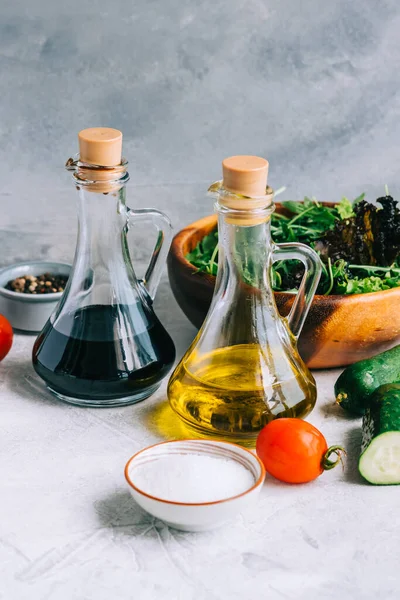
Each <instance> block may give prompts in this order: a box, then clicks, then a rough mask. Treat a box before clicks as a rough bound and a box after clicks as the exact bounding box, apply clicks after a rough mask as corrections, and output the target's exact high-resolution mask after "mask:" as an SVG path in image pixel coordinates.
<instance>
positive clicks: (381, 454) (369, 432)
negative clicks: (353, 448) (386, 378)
mask: <svg viewBox="0 0 400 600" xmlns="http://www.w3.org/2000/svg"><path fill="white" fill-rule="evenodd" d="M362 432H363V437H362V445H361V456H360V461H359V463H358V468H359V471H360V473H361V475H362V476H363V477H364V479H366V480H367V481H369V482H370V483H374V484H376V485H390V484H399V483H400V383H392V384H388V385H382V386H380V387H379V388H378V389H377V390H376V391H375V392H374V394H373V395H372V397H371V399H370V406H369V407H368V408H367V410H366V412H365V415H364V418H363V424H362Z"/></svg>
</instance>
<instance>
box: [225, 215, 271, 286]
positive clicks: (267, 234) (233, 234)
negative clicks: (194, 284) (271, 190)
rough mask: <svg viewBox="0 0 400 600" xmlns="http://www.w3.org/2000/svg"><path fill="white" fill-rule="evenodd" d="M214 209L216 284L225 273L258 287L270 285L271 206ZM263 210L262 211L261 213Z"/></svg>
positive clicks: (240, 281) (247, 284)
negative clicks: (256, 208) (216, 219)
mask: <svg viewBox="0 0 400 600" xmlns="http://www.w3.org/2000/svg"><path fill="white" fill-rule="evenodd" d="M217 211H218V240H219V247H218V278H217V286H218V284H219V283H220V282H221V281H222V280H223V279H224V278H225V277H227V276H229V277H230V278H234V279H235V280H236V281H237V282H238V283H244V284H246V286H251V287H254V288H257V289H259V290H261V289H266V288H269V287H270V283H269V274H268V273H269V265H270V262H271V253H272V244H273V242H272V239H271V227H270V218H271V217H270V215H271V212H272V211H271V209H270V208H269V209H265V210H263V211H257V215H255V214H254V213H253V212H252V211H249V213H245V211H240V214H238V213H239V211H230V210H227V209H225V208H224V207H221V206H219V205H217ZM262 213H263V214H262Z"/></svg>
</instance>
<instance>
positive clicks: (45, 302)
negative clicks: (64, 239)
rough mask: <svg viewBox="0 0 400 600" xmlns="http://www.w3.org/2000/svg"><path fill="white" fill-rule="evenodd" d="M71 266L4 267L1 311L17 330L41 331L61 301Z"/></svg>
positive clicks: (32, 264) (0, 273)
mask: <svg viewBox="0 0 400 600" xmlns="http://www.w3.org/2000/svg"><path fill="white" fill-rule="evenodd" d="M70 272H71V265H68V264H65V263H58V262H46V261H34V262H24V263H18V264H14V265H10V266H8V267H4V268H3V269H0V314H2V315H4V316H5V317H6V318H7V319H8V320H9V321H10V323H11V325H12V327H13V328H14V329H18V330H20V331H27V332H32V333H33V332H35V333H37V332H39V331H41V329H42V328H43V327H44V325H45V323H46V321H47V319H48V318H49V317H50V315H51V313H52V312H53V310H54V309H55V307H56V306H57V304H58V302H59V301H60V298H61V296H62V295H63V292H64V290H65V286H66V284H67V281H68V277H69V275H70Z"/></svg>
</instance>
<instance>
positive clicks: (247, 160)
mask: <svg viewBox="0 0 400 600" xmlns="http://www.w3.org/2000/svg"><path fill="white" fill-rule="evenodd" d="M268 166H269V164H268V161H267V160H265V158H259V157H258V156H231V157H230V158H225V160H224V161H223V162H222V172H223V186H224V188H225V189H226V190H228V191H230V192H233V193H235V194H240V195H241V196H247V197H250V198H251V197H257V196H265V194H266V188H267V178H268Z"/></svg>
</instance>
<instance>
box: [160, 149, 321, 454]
mask: <svg viewBox="0 0 400 600" xmlns="http://www.w3.org/2000/svg"><path fill="white" fill-rule="evenodd" d="M222 165H223V181H220V182H217V183H215V184H213V185H212V186H211V187H210V189H209V193H210V194H211V195H213V196H214V198H215V199H216V204H215V208H216V211H217V212H218V235H219V238H218V239H219V247H218V275H217V280H216V285H215V291H214V296H213V299H212V302H211V306H210V309H209V312H208V315H207V317H206V319H205V321H204V323H203V326H202V327H201V329H200V331H199V333H198V335H197V337H196V338H195V340H194V341H193V343H192V345H191V346H190V348H189V349H188V351H187V352H186V354H185V355H184V357H183V358H182V360H181V362H180V363H179V364H178V366H177V367H176V369H175V371H174V373H173V375H172V377H171V379H170V381H169V385H168V397H169V401H170V404H171V407H172V408H173V410H174V411H175V412H176V413H177V414H178V415H179V417H181V419H183V421H184V422H185V423H186V425H188V426H189V427H191V428H193V429H194V430H195V431H196V432H197V433H198V434H201V435H205V436H216V437H218V438H223V439H226V440H228V441H234V442H237V443H241V444H243V445H246V446H253V445H254V444H255V440H256V438H257V435H258V433H259V431H260V429H261V428H262V427H263V426H264V425H266V424H267V423H268V422H269V421H270V420H272V419H275V418H278V417H305V416H306V415H307V414H308V413H309V412H310V411H311V410H312V408H313V407H314V404H315V401H316V387H315V381H314V378H313V377H312V375H311V373H310V372H309V370H308V369H307V367H306V366H305V364H304V363H303V361H302V360H301V358H300V356H299V354H298V351H297V344H296V341H297V337H298V336H299V334H300V331H301V328H302V325H303V323H304V320H305V318H306V316H307V313H308V310H309V308H310V305H311V302H312V299H313V297H314V294H315V290H316V288H317V285H318V281H319V277H320V274H321V264H320V260H319V257H318V255H317V254H316V253H315V252H314V251H313V250H312V249H311V248H309V247H308V246H305V245H303V244H297V243H290V244H281V245H277V244H274V243H273V242H272V240H271V233H270V219H271V214H272V212H273V210H274V203H273V191H272V189H271V188H269V187H267V175H268V162H267V161H266V160H264V159H262V158H258V157H254V156H235V157H231V158H228V159H225V160H224V161H223V163H222ZM293 259H294V260H300V261H302V263H303V264H304V267H305V273H304V276H303V281H302V283H301V285H300V288H299V291H298V293H297V295H294V294H293V304H292V308H291V310H290V313H289V315H288V317H287V318H285V319H283V318H282V317H281V316H280V315H279V312H278V310H277V307H276V304H275V299H274V294H273V291H272V286H271V281H270V270H271V269H270V267H271V265H272V263H273V262H275V261H280V260H293Z"/></svg>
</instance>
